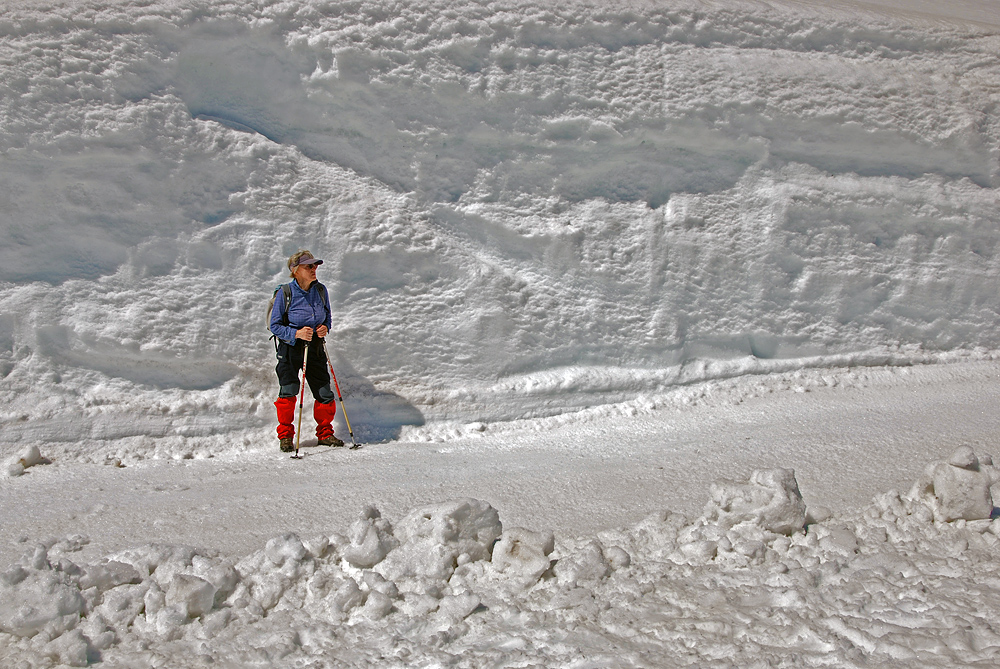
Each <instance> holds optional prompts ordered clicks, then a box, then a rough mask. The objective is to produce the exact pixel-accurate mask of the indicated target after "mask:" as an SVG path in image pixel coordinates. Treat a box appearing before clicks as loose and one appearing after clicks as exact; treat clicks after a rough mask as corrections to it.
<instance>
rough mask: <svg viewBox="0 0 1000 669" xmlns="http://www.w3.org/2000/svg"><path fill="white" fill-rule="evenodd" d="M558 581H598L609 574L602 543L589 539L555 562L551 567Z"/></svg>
mask: <svg viewBox="0 0 1000 669" xmlns="http://www.w3.org/2000/svg"><path fill="white" fill-rule="evenodd" d="M552 570H553V571H554V572H555V575H556V578H557V579H559V582H560V583H567V584H571V585H575V584H577V583H579V582H581V581H599V580H601V579H602V578H606V577H607V576H609V575H610V574H611V563H610V562H609V561H608V558H607V556H606V555H605V553H604V545H603V544H601V542H600V541H598V540H597V539H591V540H590V541H588V542H587V543H585V544H584V545H583V546H582V547H581V548H580V549H579V550H576V551H574V552H572V553H570V554H569V555H567V556H566V557H564V558H562V559H560V560H559V561H558V562H556V564H555V566H553V567H552Z"/></svg>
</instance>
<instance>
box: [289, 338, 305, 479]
mask: <svg viewBox="0 0 1000 669" xmlns="http://www.w3.org/2000/svg"><path fill="white" fill-rule="evenodd" d="M307 360H309V342H306V350H305V353H303V354H302V388H301V389H300V390H299V427H298V429H296V430H295V455H293V456H291V457H292V459H293V460H301V459H302V456H301V455H299V444H300V443H301V442H302V400H303V399H304V398H305V396H306V361H307Z"/></svg>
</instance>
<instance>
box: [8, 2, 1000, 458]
mask: <svg viewBox="0 0 1000 669" xmlns="http://www.w3.org/2000/svg"><path fill="white" fill-rule="evenodd" d="M550 5H551V6H550ZM998 52H1000V39H998V37H997V36H996V30H995V28H993V27H990V26H986V25H983V24H972V23H970V24H967V25H962V24H958V23H952V24H949V23H944V22H925V19H924V17H921V16H919V15H916V14H913V15H907V14H902V13H898V14H897V15H895V16H892V15H890V14H888V13H886V14H878V15H876V14H872V15H869V14H866V13H858V12H856V11H853V10H847V9H845V10H834V9H832V8H829V7H827V8H825V9H823V10H822V12H820V10H819V9H815V8H810V6H809V5H802V4H800V5H796V6H795V7H794V10H793V9H791V8H789V9H782V8H781V7H780V6H778V7H774V6H771V5H766V6H765V5H758V4H743V3H722V4H718V5H717V4H698V3H688V2H683V3H680V2H678V3H674V2H662V3H657V4H655V5H652V4H650V5H642V4H637V5H635V6H619V5H610V4H608V5H606V6H593V5H588V4H584V3H577V2H561V3H558V4H554V3H537V4H523V3H516V2H494V3H487V2H483V3H466V2H419V3H418V2H384V1H382V0H379V1H377V2H375V1H372V2H364V1H357V2H316V3H308V2H294V1H288V2H271V1H267V0H262V1H261V2H253V3H248V2H233V3H222V2H207V1H204V2H200V1H189V2H182V3H181V2H179V3H157V2H152V3H136V4H135V5H134V6H132V5H129V4H128V3H124V2H113V3H110V2H109V3H101V2H96V1H95V2H80V3H75V4H74V5H73V6H72V7H65V6H62V5H56V6H54V7H48V6H47V5H46V4H45V3H43V2H32V3H28V4H24V5H15V6H14V7H13V8H10V9H6V10H2V12H0V203H2V206H0V281H2V282H0V374H2V375H3V384H2V389H0V394H2V396H0V400H2V405H0V407H2V408H0V411H2V415H0V419H2V423H0V441H3V442H6V443H11V444H13V443H17V442H24V441H39V440H41V441H54V442H58V441H67V442H74V443H79V442H80V441H81V440H83V441H86V442H93V443H98V442H101V441H103V440H111V439H114V440H117V444H118V445H119V447H122V448H131V449H139V450H141V449H143V448H150V447H151V446H149V444H150V443H153V442H157V440H159V441H158V442H157V443H159V444H160V445H161V446H163V447H165V448H168V449H169V448H174V447H175V446H176V447H178V448H183V447H185V446H184V444H185V443H186V441H187V440H190V439H199V440H201V441H202V442H204V443H209V442H205V438H206V437H207V436H209V435H211V434H213V433H218V432H219V431H220V430H222V431H225V430H231V432H230V433H229V434H230V435H235V434H239V433H240V431H243V434H244V436H243V437H241V438H240V439H233V438H231V437H225V436H216V437H215V440H216V441H215V442H211V443H214V444H215V447H221V445H222V444H226V445H227V447H230V448H232V447H241V445H242V446H248V445H251V444H253V443H255V441H254V440H255V439H258V438H263V436H264V435H267V434H269V431H270V424H271V422H272V418H271V416H272V413H273V408H272V407H271V401H272V399H273V395H274V393H275V381H274V380H273V374H272V371H271V370H272V367H273V354H272V351H271V344H270V342H269V341H268V340H267V332H266V330H265V326H264V315H263V312H264V309H265V307H266V304H267V300H268V298H269V297H270V294H271V292H272V290H273V289H274V287H275V286H277V285H278V284H279V283H281V282H282V281H285V280H286V278H285V277H286V273H285V272H284V270H283V265H284V260H285V259H286V258H287V256H288V255H289V254H290V253H291V252H293V251H295V250H297V249H299V248H309V249H311V250H312V251H313V252H314V253H315V254H317V255H318V256H319V257H321V258H324V259H325V260H326V264H325V265H324V266H323V267H322V268H321V271H320V275H319V276H320V280H321V281H324V282H325V283H326V284H327V286H328V287H329V289H330V293H331V297H332V299H333V303H334V308H335V311H336V312H337V314H336V318H335V327H334V330H333V333H332V336H331V339H330V341H331V344H332V345H333V346H334V348H335V349H336V352H337V353H336V356H335V357H336V362H337V365H338V370H337V371H338V376H339V377H340V380H341V382H342V383H341V385H342V387H343V389H344V392H345V394H346V396H347V398H348V406H349V408H351V409H352V410H353V414H352V416H351V418H352V422H353V423H355V427H356V430H357V432H358V433H359V437H361V438H365V439H387V438H395V437H398V436H400V434H401V433H402V434H403V435H404V436H409V437H411V438H420V437H421V436H423V437H434V436H440V435H442V434H445V433H444V432H443V431H442V430H443V428H442V427H440V426H452V427H451V428H448V429H457V430H458V431H462V430H465V429H482V428H483V425H482V423H490V422H494V421H501V420H512V419H517V418H523V417H533V416H543V415H554V414H558V413H562V412H567V411H573V410H576V409H579V408H583V407H586V406H591V405H594V404H599V403H607V402H620V401H633V400H636V399H637V398H649V397H654V396H655V395H656V394H657V393H663V392H668V391H669V390H670V389H671V388H673V387H676V386H677V385H679V384H684V383H689V382H693V381H699V380H704V379H707V378H712V377H722V376H729V375H735V374H743V373H756V372H766V371H770V370H787V369H794V368H796V367H800V366H824V365H844V364H869V363H878V364H884V363H901V364H905V363H908V362H912V361H927V360H934V359H937V358H939V357H942V356H944V357H949V356H950V357H954V356H956V355H960V356H962V355H976V354H977V353H982V352H983V351H989V350H994V349H997V348H998V347H1000V327H998V325H1000V317H998V314H1000V259H998V252H1000V247H998V243H1000V230H998V225H997V223H998V220H1000V213H998V205H1000V197H998V190H997V187H998V185H1000V175H998V164H997V160H998V143H1000V121H998V118H997V109H998V103H1000V61H998V59H997V54H998ZM462 426H466V427H462ZM401 431H402V432H401ZM254 435H256V436H254ZM171 444H173V446H171ZM268 444H269V445H270V442H268ZM102 457H103V455H102Z"/></svg>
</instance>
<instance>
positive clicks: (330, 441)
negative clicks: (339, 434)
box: [316, 434, 344, 446]
mask: <svg viewBox="0 0 1000 669" xmlns="http://www.w3.org/2000/svg"><path fill="white" fill-rule="evenodd" d="M316 445H317V446H343V445H344V440H343V439H337V438H336V437H335V436H333V435H332V434H331V435H330V436H329V437H323V438H322V439H320V440H319V441H318V442H316Z"/></svg>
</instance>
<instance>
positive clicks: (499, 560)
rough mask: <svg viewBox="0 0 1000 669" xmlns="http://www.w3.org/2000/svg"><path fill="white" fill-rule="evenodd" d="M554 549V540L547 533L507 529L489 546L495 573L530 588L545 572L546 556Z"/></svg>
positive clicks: (547, 558)
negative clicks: (516, 580) (506, 576)
mask: <svg viewBox="0 0 1000 669" xmlns="http://www.w3.org/2000/svg"><path fill="white" fill-rule="evenodd" d="M554 547H555V537H554V535H553V534H552V533H551V532H547V533H544V534H542V533H540V532H532V531H531V530H526V529H524V528H523V527H511V528H509V529H507V530H504V533H503V535H502V536H501V537H500V540H499V541H497V543H496V545H495V546H494V547H493V559H492V562H493V566H494V567H495V568H496V570H497V571H498V572H500V573H502V574H507V575H508V576H510V577H512V578H515V579H518V580H520V581H521V582H522V583H523V584H524V585H530V584H531V583H535V582H536V581H537V580H538V579H539V577H541V575H542V574H544V573H545V572H546V571H547V570H548V568H549V565H550V564H551V563H552V560H551V559H550V558H549V553H551V552H552V550H553V548H554Z"/></svg>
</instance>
